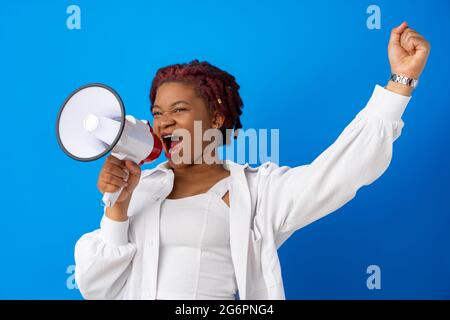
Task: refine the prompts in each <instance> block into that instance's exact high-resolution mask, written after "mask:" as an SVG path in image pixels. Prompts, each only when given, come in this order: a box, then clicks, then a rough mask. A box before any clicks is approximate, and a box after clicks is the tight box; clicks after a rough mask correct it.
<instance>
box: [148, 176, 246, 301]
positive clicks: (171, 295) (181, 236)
mask: <svg viewBox="0 0 450 320" xmlns="http://www.w3.org/2000/svg"><path fill="white" fill-rule="evenodd" d="M229 181H230V176H228V177H226V178H224V179H222V180H220V181H219V182H217V183H216V184H215V185H214V186H213V187H212V188H211V189H210V190H209V191H208V192H206V193H202V194H198V195H194V196H190V197H186V198H181V199H165V200H164V201H163V203H162V204H161V220H160V249H159V250H160V251H159V252H160V253H159V254H160V256H159V266H158V279H157V293H156V299H162V300H165V299H170V300H179V299H186V300H193V299H203V300H214V299H221V300H235V293H236V292H237V283H236V277H235V274H234V268H233V263H232V259H231V250H230V227H229V208H228V206H227V205H226V203H225V202H224V201H223V199H222V197H223V196H224V195H225V194H226V193H227V191H228V189H229Z"/></svg>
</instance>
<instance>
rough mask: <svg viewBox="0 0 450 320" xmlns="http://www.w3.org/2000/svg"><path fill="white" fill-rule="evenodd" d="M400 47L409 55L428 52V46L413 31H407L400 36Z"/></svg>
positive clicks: (418, 34)
mask: <svg viewBox="0 0 450 320" xmlns="http://www.w3.org/2000/svg"><path fill="white" fill-rule="evenodd" d="M400 44H401V46H402V47H403V48H404V49H405V50H406V51H408V53H409V54H411V55H412V54H414V53H415V52H416V51H420V50H422V51H429V50H430V44H429V43H428V41H427V40H425V38H424V37H423V36H422V35H421V34H420V33H418V32H416V31H415V30H413V29H407V30H406V31H405V32H404V33H403V34H402V36H401V39H400Z"/></svg>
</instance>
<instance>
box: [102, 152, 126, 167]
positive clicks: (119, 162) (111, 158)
mask: <svg viewBox="0 0 450 320" xmlns="http://www.w3.org/2000/svg"><path fill="white" fill-rule="evenodd" d="M105 163H112V164H115V165H117V166H119V167H122V168H125V163H124V161H122V160H119V159H117V158H116V157H114V156H112V155H110V156H108V157H107V158H106V161H105Z"/></svg>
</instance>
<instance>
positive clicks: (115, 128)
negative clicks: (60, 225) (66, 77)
mask: <svg viewBox="0 0 450 320" xmlns="http://www.w3.org/2000/svg"><path fill="white" fill-rule="evenodd" d="M56 136H57V138H58V143H59V145H60V146H61V148H62V149H63V151H64V152H65V153H66V154H67V155H68V156H69V157H71V158H73V159H75V160H78V161H93V160H97V159H99V158H101V157H103V156H104V155H106V154H107V153H109V152H111V154H112V155H113V156H114V157H116V158H118V159H120V160H131V161H134V162H135V163H137V164H139V165H142V164H143V163H146V162H152V161H154V160H155V159H156V158H158V157H159V155H160V154H161V151H162V143H161V140H160V139H159V138H158V137H157V136H156V135H155V134H154V133H153V129H152V127H151V126H150V124H149V122H148V121H147V120H136V119H135V118H134V117H133V116H130V115H125V108H124V105H123V102H122V99H121V98H120V97H119V95H118V94H117V93H116V92H115V91H114V90H113V89H112V88H110V87H108V86H106V85H103V84H98V83H95V84H88V85H85V86H82V87H80V88H78V89H77V90H75V91H74V92H72V93H71V94H70V95H69V97H68V98H67V99H66V100H65V101H64V103H63V105H62V107H61V110H60V111H59V114H58V120H57V123H56ZM122 190H123V188H121V189H120V190H118V191H116V192H114V193H108V192H106V193H105V194H104V195H103V199H102V200H103V202H104V204H105V205H106V206H107V207H112V206H113V205H114V203H115V202H116V200H117V198H119V195H120V193H121V192H122Z"/></svg>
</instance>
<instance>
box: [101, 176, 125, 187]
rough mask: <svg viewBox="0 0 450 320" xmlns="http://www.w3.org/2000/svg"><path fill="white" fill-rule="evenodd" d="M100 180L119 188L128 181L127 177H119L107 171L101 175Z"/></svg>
mask: <svg viewBox="0 0 450 320" xmlns="http://www.w3.org/2000/svg"><path fill="white" fill-rule="evenodd" d="M100 181H101V182H103V184H104V185H113V186H115V187H118V188H123V187H126V186H127V185H128V184H127V181H125V179H122V178H119V177H117V176H115V175H112V174H109V173H105V174H103V175H102V176H101V177H100Z"/></svg>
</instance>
